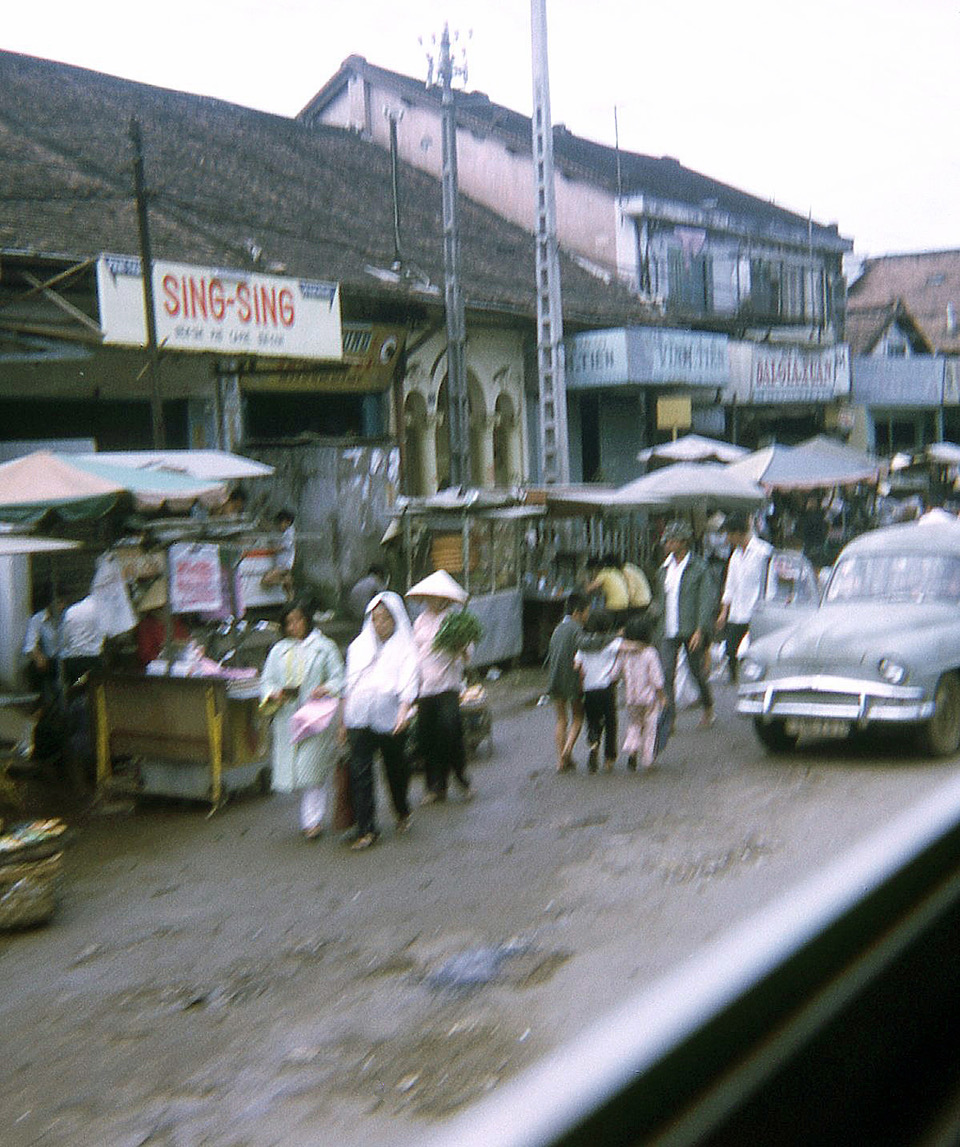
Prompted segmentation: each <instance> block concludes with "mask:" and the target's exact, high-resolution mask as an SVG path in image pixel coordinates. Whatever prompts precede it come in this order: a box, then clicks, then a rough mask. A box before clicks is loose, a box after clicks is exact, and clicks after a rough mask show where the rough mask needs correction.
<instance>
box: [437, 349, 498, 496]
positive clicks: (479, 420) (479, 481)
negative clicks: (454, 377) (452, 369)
mask: <svg viewBox="0 0 960 1147" xmlns="http://www.w3.org/2000/svg"><path fill="white" fill-rule="evenodd" d="M467 415H468V417H467V424H468V427H469V433H470V485H472V486H485V485H487V486H488V485H489V484H490V483H491V481H492V480H493V474H492V472H491V473H490V474H487V473H486V472H487V470H488V469H491V467H490V466H489V465H488V458H489V455H490V446H491V443H490V442H489V441H488V435H489V433H490V430H489V425H488V424H489V421H490V420H489V419H488V418H487V407H486V403H485V401H484V397H483V387H482V386H481V385H480V382H479V380H478V379H477V377H476V375H474V374H473V373H472V372H470V371H468V372H467ZM436 434H437V437H436V442H437V446H436V449H437V489H438V490H442V489H443V488H444V487H445V486H449V485H450V400H449V396H448V392H447V379H446V377H444V380H443V382H441V383H440V389H439V390H438V391H437V431H436Z"/></svg>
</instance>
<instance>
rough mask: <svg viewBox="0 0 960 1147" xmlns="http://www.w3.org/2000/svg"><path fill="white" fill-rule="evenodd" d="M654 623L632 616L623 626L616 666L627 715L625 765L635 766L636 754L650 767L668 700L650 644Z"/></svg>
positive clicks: (653, 649) (654, 653)
mask: <svg viewBox="0 0 960 1147" xmlns="http://www.w3.org/2000/svg"><path fill="white" fill-rule="evenodd" d="M652 633H653V622H652V620H650V619H649V618H646V617H631V618H630V619H629V620H628V621H627V624H626V626H625V627H624V638H625V640H624V642H623V644H622V646H621V647H620V653H619V654H618V658H617V659H618V663H619V665H618V668H619V671H620V674H621V676H622V677H623V700H624V708H625V710H626V714H627V735H626V736H625V737H624V740H623V751H624V752H625V753H626V754H627V766H628V768H631V769H635V768H636V767H637V756H638V755H639V757H640V760H641V762H642V764H643V767H644V768H645V769H649V768H650V766H651V765H652V764H653V759H654V757H655V756H656V747H657V725H658V723H659V720H660V714H661V713H662V712H663V710H664V707H665V706H666V703H667V694H666V692H665V690H664V681H663V666H662V665H661V664H660V656H659V654H658V653H657V651H656V649H655V648H654V647H653V645H651V643H650V638H651V635H652Z"/></svg>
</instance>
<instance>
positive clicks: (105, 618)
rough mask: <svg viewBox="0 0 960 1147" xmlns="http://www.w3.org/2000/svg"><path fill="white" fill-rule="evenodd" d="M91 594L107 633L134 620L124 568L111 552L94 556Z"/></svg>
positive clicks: (110, 634)
mask: <svg viewBox="0 0 960 1147" xmlns="http://www.w3.org/2000/svg"><path fill="white" fill-rule="evenodd" d="M90 596H91V597H92V598H93V600H94V601H95V602H96V604H97V613H98V616H99V619H100V628H101V629H102V631H103V633H104V634H105V635H106V636H107V637H116V636H117V634H120V633H127V632H128V631H129V630H131V629H133V627H134V626H135V625H136V624H137V615H136V613H135V612H134V609H133V606H132V605H131V604H130V595H129V594H128V593H127V583H126V582H125V581H124V577H123V570H122V569H121V568H120V563H119V562H118V561H117V560H116V558H114V557H113V555H112V554H102V555H101V556H100V557H99V558H98V559H97V569H96V573H95V574H94V575H93V584H92V585H91V587H90Z"/></svg>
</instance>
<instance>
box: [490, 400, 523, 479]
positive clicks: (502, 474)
mask: <svg viewBox="0 0 960 1147" xmlns="http://www.w3.org/2000/svg"><path fill="white" fill-rule="evenodd" d="M493 480H494V484H495V485H497V486H515V485H516V484H517V483H518V482H519V481H520V442H519V433H518V427H517V416H516V412H515V410H514V406H513V399H512V398H511V397H510V395H509V394H498V395H497V403H496V407H495V408H494V415H493Z"/></svg>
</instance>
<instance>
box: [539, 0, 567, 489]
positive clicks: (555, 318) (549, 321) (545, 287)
mask: <svg viewBox="0 0 960 1147" xmlns="http://www.w3.org/2000/svg"><path fill="white" fill-rule="evenodd" d="M530 29H531V44H532V52H533V116H532V119H531V123H532V125H533V165H534V183H535V185H536V275H537V373H538V378H539V390H538V393H539V410H540V480H541V482H543V483H544V484H545V485H553V484H557V483H566V482H569V481H570V447H569V440H568V436H567V388H566V383H565V378H564V361H563V306H562V301H561V294H560V258H559V251H558V247H557V209H556V200H555V196H554V183H553V124H552V122H551V119H550V78H549V66H548V62H547V13H546V0H530Z"/></svg>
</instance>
